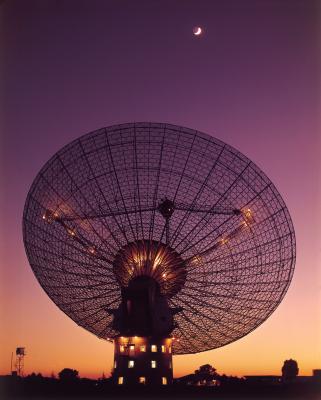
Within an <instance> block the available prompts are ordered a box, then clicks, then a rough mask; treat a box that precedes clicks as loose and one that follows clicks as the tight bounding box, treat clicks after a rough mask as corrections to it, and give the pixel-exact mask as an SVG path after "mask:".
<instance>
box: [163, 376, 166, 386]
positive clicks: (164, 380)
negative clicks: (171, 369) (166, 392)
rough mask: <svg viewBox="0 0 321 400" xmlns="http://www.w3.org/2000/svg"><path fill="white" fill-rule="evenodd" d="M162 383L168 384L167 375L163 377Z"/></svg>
mask: <svg viewBox="0 0 321 400" xmlns="http://www.w3.org/2000/svg"><path fill="white" fill-rule="evenodd" d="M162 385H167V378H166V377H165V376H163V377H162Z"/></svg>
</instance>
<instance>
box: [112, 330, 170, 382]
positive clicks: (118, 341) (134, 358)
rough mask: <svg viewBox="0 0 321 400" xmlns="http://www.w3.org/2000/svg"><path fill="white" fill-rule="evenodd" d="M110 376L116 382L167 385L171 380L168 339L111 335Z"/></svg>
mask: <svg viewBox="0 0 321 400" xmlns="http://www.w3.org/2000/svg"><path fill="white" fill-rule="evenodd" d="M114 345H115V356H114V368H113V380H114V383H115V384H116V385H139V384H140V385H169V384H171V383H172V382H173V364H172V339H171V338H163V339H159V338H157V339H155V338H152V337H141V336H131V337H125V336H120V337H117V338H115V340H114Z"/></svg>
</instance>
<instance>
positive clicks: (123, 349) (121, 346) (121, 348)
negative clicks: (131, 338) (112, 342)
mask: <svg viewBox="0 0 321 400" xmlns="http://www.w3.org/2000/svg"><path fill="white" fill-rule="evenodd" d="M119 351H120V352H121V353H123V352H124V351H125V346H123V345H122V344H121V345H120V346H119Z"/></svg>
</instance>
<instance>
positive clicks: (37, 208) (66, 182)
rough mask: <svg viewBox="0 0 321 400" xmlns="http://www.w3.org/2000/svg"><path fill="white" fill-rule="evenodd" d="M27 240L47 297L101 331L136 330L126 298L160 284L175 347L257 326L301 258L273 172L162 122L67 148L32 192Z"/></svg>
mask: <svg viewBox="0 0 321 400" xmlns="http://www.w3.org/2000/svg"><path fill="white" fill-rule="evenodd" d="M23 236H24V243H25V248H26V252H27V256H28V259H29V262H30V265H31V267H32V269H33V271H34V273H35V275H36V277H37V279H38V281H39V283H40V284H41V286H42V287H43V288H44V290H45V291H46V293H47V294H48V295H49V297H50V298H51V299H52V300H53V301H54V302H55V303H56V305H57V306H58V307H59V308H60V309H61V310H62V311H63V312H64V313H66V314H67V315H68V316H69V317H70V318H72V319H73V320H74V321H75V322H76V323H77V324H78V325H80V326H82V327H84V328H85V329H87V330H88V331H90V332H92V333H94V334H95V335H97V336H98V337H100V338H104V339H108V340H109V339H112V338H116V337H118V336H119V335H120V332H121V330H122V329H124V330H126V329H127V331H128V334H132V333H133V332H134V330H135V329H136V330H137V329H138V330H139V328H137V326H136V327H135V329H134V328H132V326H131V327H128V326H127V328H120V326H123V325H121V322H119V321H118V322H117V318H118V317H117V312H118V311H117V310H119V307H121V304H122V296H124V293H125V291H126V290H131V291H132V292H135V290H140V289H139V287H141V285H143V286H144V285H145V286H144V287H148V288H151V287H152V286H151V285H155V287H156V286H157V291H158V292H157V293H159V295H160V296H162V299H165V300H166V304H167V306H168V308H169V309H170V310H172V311H171V315H172V318H173V321H172V325H171V323H170V322H168V323H167V322H166V324H167V325H166V324H165V323H164V324H165V325H164V326H163V325H162V326H161V327H158V328H157V329H160V330H163V331H162V332H165V331H166V334H167V335H168V334H170V335H171V336H172V337H175V338H177V340H175V341H173V353H174V354H186V353H196V352H201V351H205V350H210V349H214V348H218V347H221V346H224V345H226V344H228V343H230V342H233V341H235V340H237V339H239V338H241V337H243V336H245V335H247V334H248V333H249V332H251V331H252V330H253V329H255V328H256V327H258V326H259V325H260V324H262V323H263V322H264V321H265V320H266V319H267V318H268V317H269V315H270V314H271V313H272V312H273V311H274V310H275V309H276V307H277V306H278V305H279V303H280V302H281V300H282V298H283V297H284V295H285V293H286V291H287V289H288V287H289V284H290V281H291V278H292V275H293V270H294V264H295V235H294V229H293V225H292V222H291V218H290V215H289V212H288V209H287V207H286V205H285V203H284V201H283V199H282V197H281V195H280V194H279V192H278V191H277V189H276V188H275V186H274V185H273V183H272V182H271V181H270V180H269V178H268V177H267V176H266V175H265V174H264V173H263V172H262V171H261V170H260V169H259V168H258V167H257V166H256V165H255V164H254V163H253V162H252V161H250V160H249V159H248V158H247V157H246V156H244V155H243V154H242V153H240V152H239V151H237V150H235V149H234V148H232V147H231V146H229V145H227V144H225V143H223V142H222V141H220V140H217V139H215V138H213V137H211V136H209V135H206V134H204V133H201V132H198V131H195V130H191V129H187V128H182V127H179V126H175V125H169V124H162V123H130V124H123V125H117V126H112V127H108V128H103V129H99V130H97V131H95V132H91V133H88V134H86V135H84V136H82V137H80V138H79V139H76V140H74V141H73V142H71V143H70V144H68V145H67V146H65V147H64V148H62V149H61V150H60V151H58V152H57V153H56V154H55V155H54V156H53V157H52V158H51V159H50V160H49V161H48V162H47V163H46V164H45V166H44V167H43V168H42V169H41V171H40V172H39V174H38V175H37V177H36V178H35V180H34V182H33V184H32V186H31V188H30V191H29V193H28V197H27V200H26V204H25V209H24V216H23ZM142 277H144V279H142ZM135 282H136V283H135ZM137 282H139V283H137ZM151 282H153V283H151ZM148 290H149V289H148ZM155 290H156V289H155ZM132 292H131V293H132ZM165 300H164V301H165ZM162 301H163V300H162ZM162 304H163V303H162ZM164 304H165V303H164ZM167 306H166V307H167ZM159 307H163V308H162V309H164V307H165V306H164V305H162V306H159ZM166 307H165V308H166ZM166 312H167V311H166ZM168 315H169V314H168ZM157 323H158V322H157ZM155 324H156V322H155ZM153 326H154V325H153ZM155 326H156V325H155ZM157 326H158V325H157ZM155 329H156V328H155ZM164 334H165V333H164Z"/></svg>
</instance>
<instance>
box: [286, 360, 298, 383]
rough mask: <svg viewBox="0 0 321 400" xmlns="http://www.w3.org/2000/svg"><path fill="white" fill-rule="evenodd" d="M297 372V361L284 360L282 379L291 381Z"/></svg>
mask: <svg viewBox="0 0 321 400" xmlns="http://www.w3.org/2000/svg"><path fill="white" fill-rule="evenodd" d="M298 373H299V368H298V363H297V362H296V361H295V360H292V358H290V360H285V361H284V364H283V367H282V379H283V381H284V382H290V381H293V380H294V379H295V378H296V376H297V375H298Z"/></svg>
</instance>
